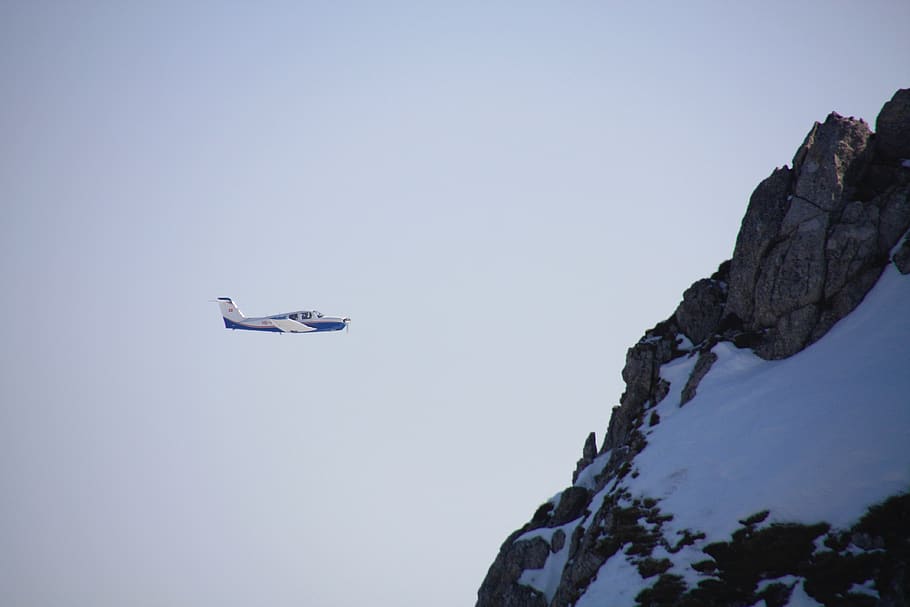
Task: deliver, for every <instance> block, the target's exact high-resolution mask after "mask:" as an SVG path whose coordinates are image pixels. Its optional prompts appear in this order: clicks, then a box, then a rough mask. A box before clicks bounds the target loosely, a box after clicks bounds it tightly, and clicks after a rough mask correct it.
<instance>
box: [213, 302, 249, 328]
mask: <svg viewBox="0 0 910 607" xmlns="http://www.w3.org/2000/svg"><path fill="white" fill-rule="evenodd" d="M218 307H219V308H221V317H222V318H223V319H224V326H225V328H227V329H230V328H231V324H232V322H239V321H241V320H243V319H244V318H245V317H244V315H243V313H241V312H240V308H238V307H237V304H235V303H234V302H233V301H232V300H231V298H230V297H219V298H218Z"/></svg>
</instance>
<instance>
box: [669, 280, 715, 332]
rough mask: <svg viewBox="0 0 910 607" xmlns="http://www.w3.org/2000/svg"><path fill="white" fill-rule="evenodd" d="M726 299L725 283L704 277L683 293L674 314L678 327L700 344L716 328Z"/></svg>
mask: <svg viewBox="0 0 910 607" xmlns="http://www.w3.org/2000/svg"><path fill="white" fill-rule="evenodd" d="M726 301H727V289H726V285H725V284H723V283H722V282H719V281H716V280H711V279H710V278H704V279H702V280H699V281H697V282H695V283H694V284H693V285H692V286H691V287H689V288H688V289H686V292H685V293H683V300H682V303H680V304H679V307H678V308H676V312H675V313H674V316H675V317H676V322H677V324H679V329H680V331H682V333H683V334H684V335H685V336H686V337H688V338H689V339H690V340H691V341H692V343H693V344H700V343H701V342H703V341H705V340H706V339H708V338H709V337H711V336H712V335H714V332H715V331H716V330H717V326H718V325H719V324H720V319H721V317H722V316H723V314H724V304H725V303H726Z"/></svg>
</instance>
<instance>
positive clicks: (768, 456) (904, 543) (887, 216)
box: [477, 89, 910, 607]
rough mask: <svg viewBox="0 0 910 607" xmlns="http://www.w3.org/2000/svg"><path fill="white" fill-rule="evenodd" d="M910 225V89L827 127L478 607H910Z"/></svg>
mask: <svg viewBox="0 0 910 607" xmlns="http://www.w3.org/2000/svg"><path fill="white" fill-rule="evenodd" d="M908 228H910V89H903V90H900V91H898V92H897V93H896V94H895V95H894V97H893V98H892V99H891V100H890V101H888V102H887V103H886V104H885V105H884V107H883V108H882V110H881V113H880V114H879V116H878V118H877V120H876V124H875V131H874V132H873V131H872V130H871V129H870V127H869V126H868V125H867V124H866V123H865V122H864V121H862V120H858V119H854V118H845V117H843V116H839V115H838V114H835V113H832V114H831V115H829V116H828V117H827V119H826V120H825V121H824V122H823V123H816V124H815V125H814V126H813V127H812V128H811V130H810V131H809V133H808V135H807V136H806V139H805V141H804V142H803V143H802V145H801V146H800V147H799V149H798V150H797V152H796V155H795V156H794V158H793V163H792V166H790V167H786V166H785V167H783V168H779V169H777V170H775V171H774V172H773V173H772V174H771V175H770V176H769V177H768V178H767V179H765V180H764V181H763V182H761V183H760V184H759V185H758V187H757V188H756V189H755V191H754V193H753V194H752V197H751V199H750V201H749V205H748V208H747V210H746V214H745V217H744V218H743V221H742V226H741V228H740V232H739V235H738V237H737V241H736V247H735V250H734V252H733V257H732V259H730V260H728V261H725V262H723V263H722V264H720V267H719V268H718V270H717V272H716V273H715V274H714V275H712V276H711V277H709V278H704V279H701V280H698V281H696V282H695V283H694V284H693V285H692V286H691V287H690V288H689V289H687V290H686V291H685V293H683V296H682V302H681V303H680V304H679V306H678V307H677V308H676V310H675V311H674V312H673V314H672V315H671V316H670V317H669V318H668V319H666V320H664V321H663V322H660V323H658V324H657V325H656V326H655V327H654V328H652V329H650V330H648V331H646V332H645V334H644V336H643V337H642V338H641V340H640V341H639V342H638V343H637V344H635V345H634V346H632V347H631V348H630V349H629V351H628V353H627V356H626V365H625V368H624V369H623V370H622V376H623V379H624V380H625V383H626V389H625V392H624V393H623V394H622V396H621V398H620V404H619V406H617V407H614V409H613V412H612V416H611V418H610V421H609V426H608V428H607V431H606V436H605V438H604V441H603V444H602V446H601V447H600V449H598V448H597V443H596V438H595V434H594V433H591V434H590V435H589V436H588V439H587V441H586V442H585V444H584V447H583V450H582V458H581V460H580V461H579V462H578V464H577V467H576V470H575V472H574V474H573V476H572V485H571V486H570V487H568V488H567V489H565V490H564V491H562V492H560V493H559V494H558V495H556V496H554V497H553V498H551V499H550V500H548V501H547V502H545V503H544V504H543V505H541V506H540V507H539V508H538V509H537V511H536V512H534V514H533V516H532V517H531V520H530V521H529V522H528V523H526V524H525V525H524V526H522V527H521V528H520V529H518V530H517V531H515V532H514V533H513V534H512V535H511V536H509V537H508V538H507V539H506V541H505V543H504V544H503V545H502V548H501V550H500V552H499V555H498V556H497V557H496V559H495V561H494V563H493V564H492V566H491V567H490V569H489V572H488V574H487V576H486V579H485V580H484V581H483V584H482V586H481V587H480V590H479V592H478V601H477V606H478V607H545V606H558V607H567V606H570V605H575V606H578V607H584V606H594V605H597V606H616V607H621V606H633V605H642V606H657V605H668V606H669V605H686V606H689V605H691V606H697V605H705V606H713V605H718V606H720V605H725V606H734V605H742V606H745V605H758V606H763V607H783V606H785V605H791V606H794V607H795V606H802V605H826V606H848V605H860V606H866V605H868V606H869V607H872V606H875V605H882V606H885V605H888V606H892V605H910V236H908Z"/></svg>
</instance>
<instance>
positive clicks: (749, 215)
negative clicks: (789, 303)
mask: <svg viewBox="0 0 910 607" xmlns="http://www.w3.org/2000/svg"><path fill="white" fill-rule="evenodd" d="M792 178H793V172H792V171H791V170H790V169H789V168H787V167H784V168H781V169H777V170H776V171H774V172H773V173H772V174H771V176H770V177H768V178H767V179H765V180H764V181H762V182H761V183H760V184H758V187H757V188H755V191H754V192H753V193H752V197H751V198H750V199H749V206H748V208H747V209H746V216H745V217H744V218H743V222H742V226H741V227H740V230H739V235H738V236H737V238H736V248H735V249H734V251H733V259H732V261H731V262H730V279H729V284H728V296H727V305H726V310H725V313H726V314H732V315H734V316H735V317H737V318H739V319H741V320H742V321H743V322H745V323H747V324H751V323H752V319H753V316H754V312H755V284H756V281H757V278H758V275H759V269H760V267H761V264H762V261H763V260H764V258H765V256H766V255H767V252H768V250H769V249H770V248H771V246H772V245H773V244H774V242H775V240H776V239H777V237H778V233H779V232H780V226H781V224H782V223H783V220H784V215H785V214H786V213H787V208H788V206H789V202H788V200H787V198H788V196H789V191H790V187H791V182H792Z"/></svg>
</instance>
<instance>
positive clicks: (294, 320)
mask: <svg viewBox="0 0 910 607" xmlns="http://www.w3.org/2000/svg"><path fill="white" fill-rule="evenodd" d="M216 301H217V302H218V306H219V307H220V308H221V317H222V318H223V319H224V327H225V328H226V329H245V330H247V331H271V332H273V333H317V332H322V331H340V330H341V329H344V328H346V327H347V326H348V323H350V322H351V319H350V318H347V317H340V316H325V315H324V314H323V313H322V312H317V311H316V310H300V311H298V312H286V313H284V314H275V315H274V316H262V317H260V318H247V317H246V316H244V315H243V314H242V313H241V312H240V309H239V308H238V307H237V304H235V303H234V302H233V301H232V300H231V298H230V297H219V298H218V299H217V300H216Z"/></svg>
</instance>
